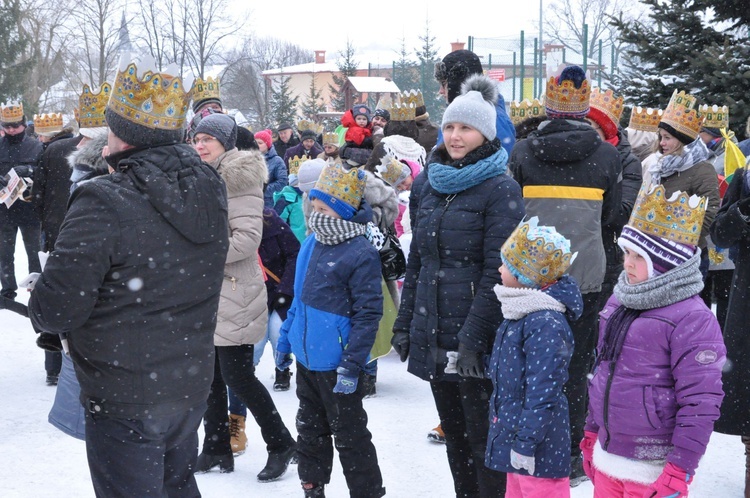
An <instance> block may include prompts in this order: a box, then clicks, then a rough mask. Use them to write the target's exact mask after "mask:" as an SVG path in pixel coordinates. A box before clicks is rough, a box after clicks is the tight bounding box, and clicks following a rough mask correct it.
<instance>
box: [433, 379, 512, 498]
mask: <svg viewBox="0 0 750 498" xmlns="http://www.w3.org/2000/svg"><path fill="white" fill-rule="evenodd" d="M430 387H431V388H432V396H433V397H434V398H435V406H436V407H437V411H438V415H439V416H440V424H441V426H442V428H443V432H444V433H445V448H446V451H447V453H448V465H449V466H450V469H451V474H453V487H454V488H455V491H456V497H457V498H475V497H476V498H496V497H498V496H504V495H505V481H506V478H505V474H504V473H503V472H497V471H495V470H492V469H489V468H487V467H485V465H484V454H485V451H486V449H487V434H488V432H489V429H490V422H489V412H490V405H489V403H490V397H491V396H492V381H491V380H489V379H474V378H461V379H460V380H459V381H458V382H455V381H438V382H430Z"/></svg>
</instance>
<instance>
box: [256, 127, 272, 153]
mask: <svg viewBox="0 0 750 498" xmlns="http://www.w3.org/2000/svg"><path fill="white" fill-rule="evenodd" d="M258 140H261V141H262V142H263V143H264V144H266V147H268V148H269V149H270V148H271V144H272V142H271V130H269V129H268V128H266V129H265V130H260V131H259V132H257V133H255V141H256V142H257V141H258Z"/></svg>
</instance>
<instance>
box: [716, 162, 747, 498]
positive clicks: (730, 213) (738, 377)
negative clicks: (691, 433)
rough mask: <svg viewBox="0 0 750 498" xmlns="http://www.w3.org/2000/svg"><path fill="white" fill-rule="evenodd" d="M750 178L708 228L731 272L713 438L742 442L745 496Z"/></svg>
mask: <svg viewBox="0 0 750 498" xmlns="http://www.w3.org/2000/svg"><path fill="white" fill-rule="evenodd" d="M749 185H750V178H748V173H747V170H746V169H739V170H737V171H736V172H735V174H734V177H733V178H732V182H731V183H730V184H729V187H728V188H727V191H726V194H724V201H723V202H722V205H721V209H719V212H718V213H717V214H716V219H715V220H714V222H713V224H712V225H711V240H713V241H714V242H715V243H716V245H717V246H720V247H727V248H729V251H730V255H731V256H732V260H733V261H734V265H735V269H734V276H733V278H732V287H731V289H732V290H731V292H730V294H729V308H728V310H727V319H726V322H725V323H724V328H723V335H724V344H725V345H726V347H727V363H726V366H725V368H724V373H723V375H722V383H723V388H724V393H725V396H724V402H723V404H722V405H721V416H720V417H719V420H717V421H716V424H715V425H714V430H715V431H716V432H721V433H722V434H731V435H734V436H741V437H742V442H743V444H744V445H745V496H750V417H748V413H750V383H748V382H747V376H748V372H750V342H748V334H747V317H748V314H749V313H750V188H749Z"/></svg>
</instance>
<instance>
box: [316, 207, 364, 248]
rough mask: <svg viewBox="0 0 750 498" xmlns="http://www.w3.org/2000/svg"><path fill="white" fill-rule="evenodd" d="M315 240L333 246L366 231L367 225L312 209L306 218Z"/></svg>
mask: <svg viewBox="0 0 750 498" xmlns="http://www.w3.org/2000/svg"><path fill="white" fill-rule="evenodd" d="M308 223H309V226H310V230H312V232H313V233H314V234H315V240H317V241H318V242H320V243H321V244H325V245H327V246H335V245H337V244H341V243H342V242H345V241H347V240H349V239H353V238H354V237H357V236H359V235H365V234H366V233H367V225H363V224H361V223H356V222H354V221H347V220H342V219H340V218H334V217H332V216H327V215H325V214H321V213H319V212H317V211H313V213H312V214H311V215H310V219H309V220H308Z"/></svg>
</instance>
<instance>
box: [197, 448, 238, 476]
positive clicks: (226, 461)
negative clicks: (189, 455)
mask: <svg viewBox="0 0 750 498" xmlns="http://www.w3.org/2000/svg"><path fill="white" fill-rule="evenodd" d="M216 467H219V472H221V473H222V474H225V473H229V472H234V455H232V454H231V453H228V454H226V455H207V454H205V453H201V454H200V455H198V461H197V463H196V464H195V471H196V472H208V471H209V470H211V469H214V468H216Z"/></svg>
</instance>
